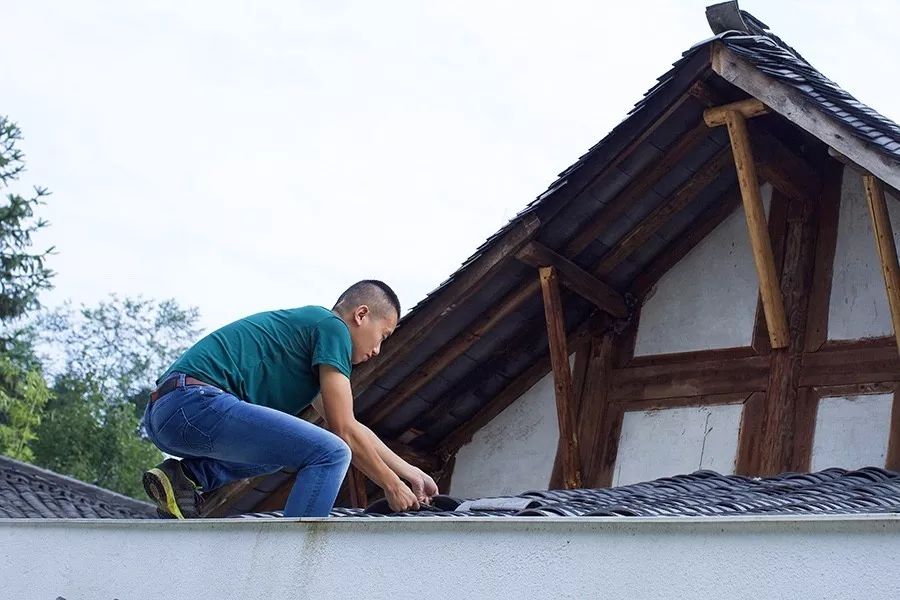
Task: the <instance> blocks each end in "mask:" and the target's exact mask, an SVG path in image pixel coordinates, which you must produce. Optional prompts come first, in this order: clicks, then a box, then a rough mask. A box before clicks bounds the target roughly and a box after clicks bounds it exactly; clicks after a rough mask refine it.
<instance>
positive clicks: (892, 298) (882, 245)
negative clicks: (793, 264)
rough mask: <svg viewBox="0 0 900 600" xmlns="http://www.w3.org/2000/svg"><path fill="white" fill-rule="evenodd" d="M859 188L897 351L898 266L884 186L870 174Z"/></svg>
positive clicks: (899, 322) (899, 346)
mask: <svg viewBox="0 0 900 600" xmlns="http://www.w3.org/2000/svg"><path fill="white" fill-rule="evenodd" d="M863 185H864V186H865V188H866V198H867V199H868V202H869V214H870V215H871V217H872V231H873V233H874V235H875V246H876V248H877V249H878V257H879V259H880V262H881V274H882V275H883V276H884V288H885V291H886V292H887V299H888V307H889V309H890V312H891V323H892V324H893V328H894V337H895V339H896V340H897V349H898V351H900V264H898V262H897V246H896V245H895V244H894V231H893V228H892V227H891V217H890V215H889V214H888V209H887V204H886V203H885V201H884V187H883V185H882V183H881V181H880V180H879V179H878V178H877V177H875V176H874V175H864V176H863Z"/></svg>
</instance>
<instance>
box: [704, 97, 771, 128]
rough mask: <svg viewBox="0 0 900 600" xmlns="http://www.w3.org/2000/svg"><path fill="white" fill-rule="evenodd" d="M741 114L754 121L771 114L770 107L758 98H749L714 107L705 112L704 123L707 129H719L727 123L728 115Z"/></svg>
mask: <svg viewBox="0 0 900 600" xmlns="http://www.w3.org/2000/svg"><path fill="white" fill-rule="evenodd" d="M731 112H736V113H740V115H741V116H742V117H744V118H745V119H752V118H753V117H758V116H760V115H765V114H768V113H769V107H768V106H766V105H765V104H763V103H762V102H760V101H759V100H757V99H756V98H747V99H746V100H739V101H737V102H732V103H731V104H724V105H722V106H714V107H712V108H707V109H706V110H704V111H703V122H704V123H706V126H707V127H719V126H720V125H725V124H726V123H727V115H728V113H731Z"/></svg>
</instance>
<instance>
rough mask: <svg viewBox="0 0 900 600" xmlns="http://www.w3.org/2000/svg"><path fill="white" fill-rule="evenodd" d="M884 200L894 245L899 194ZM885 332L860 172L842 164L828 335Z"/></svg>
mask: <svg viewBox="0 0 900 600" xmlns="http://www.w3.org/2000/svg"><path fill="white" fill-rule="evenodd" d="M887 201H888V202H887V205H888V213H889V214H890V217H891V225H892V226H893V229H894V243H895V244H898V245H900V200H898V199H897V198H894V197H892V196H890V195H888V197H887ZM890 334H891V317H890V313H889V312H888V302H887V295H886V294H885V290H884V278H883V276H882V274H881V263H880V261H879V258H878V251H877V250H876V248H875V238H874V236H873V234H872V218H871V216H870V215H869V206H868V203H867V201H866V192H865V188H863V184H862V177H861V176H860V175H859V173H857V172H855V171H853V170H852V169H844V177H843V184H842V186H841V210H840V213H839V220H838V238H837V247H836V248H835V253H834V276H833V278H832V284H831V302H830V304H829V307H828V339H830V340H856V339H861V338H867V337H878V336H883V335H890Z"/></svg>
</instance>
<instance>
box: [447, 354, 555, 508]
mask: <svg viewBox="0 0 900 600" xmlns="http://www.w3.org/2000/svg"><path fill="white" fill-rule="evenodd" d="M569 362H570V364H571V363H572V357H569ZM558 442H559V421H558V418H557V416H556V396H555V393H554V390H553V373H550V374H548V375H547V376H546V377H544V378H543V379H541V380H540V381H539V382H537V383H536V384H535V385H534V386H532V387H531V389H529V390H528V391H527V392H525V393H524V394H522V395H521V396H520V397H519V398H518V399H517V400H515V401H514V402H513V403H512V404H510V405H509V406H508V407H507V408H506V410H504V411H503V412H502V413H500V414H499V415H497V416H496V417H495V418H494V419H493V420H491V421H490V422H489V423H488V424H487V425H485V426H484V427H482V428H481V429H479V430H478V431H477V432H476V433H475V435H474V436H472V441H471V442H469V443H468V444H466V445H465V446H463V447H462V448H460V449H459V452H458V453H457V455H456V464H455V466H454V468H453V477H452V478H451V480H450V493H451V494H452V495H453V496H457V497H460V498H474V497H482V496H502V495H504V494H521V493H522V492H525V491H528V490H535V489H543V490H545V489H547V486H548V485H549V483H550V475H551V473H552V471H553V461H554V459H555V458H556V446H557V444H558Z"/></svg>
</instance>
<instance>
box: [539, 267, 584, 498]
mask: <svg viewBox="0 0 900 600" xmlns="http://www.w3.org/2000/svg"><path fill="white" fill-rule="evenodd" d="M539 273H540V280H541V290H542V291H543V293H544V314H545V315H546V318H547V339H548V341H549V343H550V364H551V366H552V368H553V384H554V385H553V388H554V390H555V392H556V415H557V418H558V420H559V439H560V445H559V449H560V451H561V452H562V461H561V463H560V464H561V466H562V477H563V482H564V486H565V487H566V488H567V489H573V488H578V487H581V468H580V465H579V463H580V462H581V461H580V456H579V450H578V435H577V433H576V429H575V398H574V392H573V389H572V371H571V369H570V368H569V351H568V349H567V348H566V327H565V322H564V318H563V311H562V302H561V300H560V295H559V279H558V278H557V275H556V269H554V268H553V267H541V268H540V269H539Z"/></svg>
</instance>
